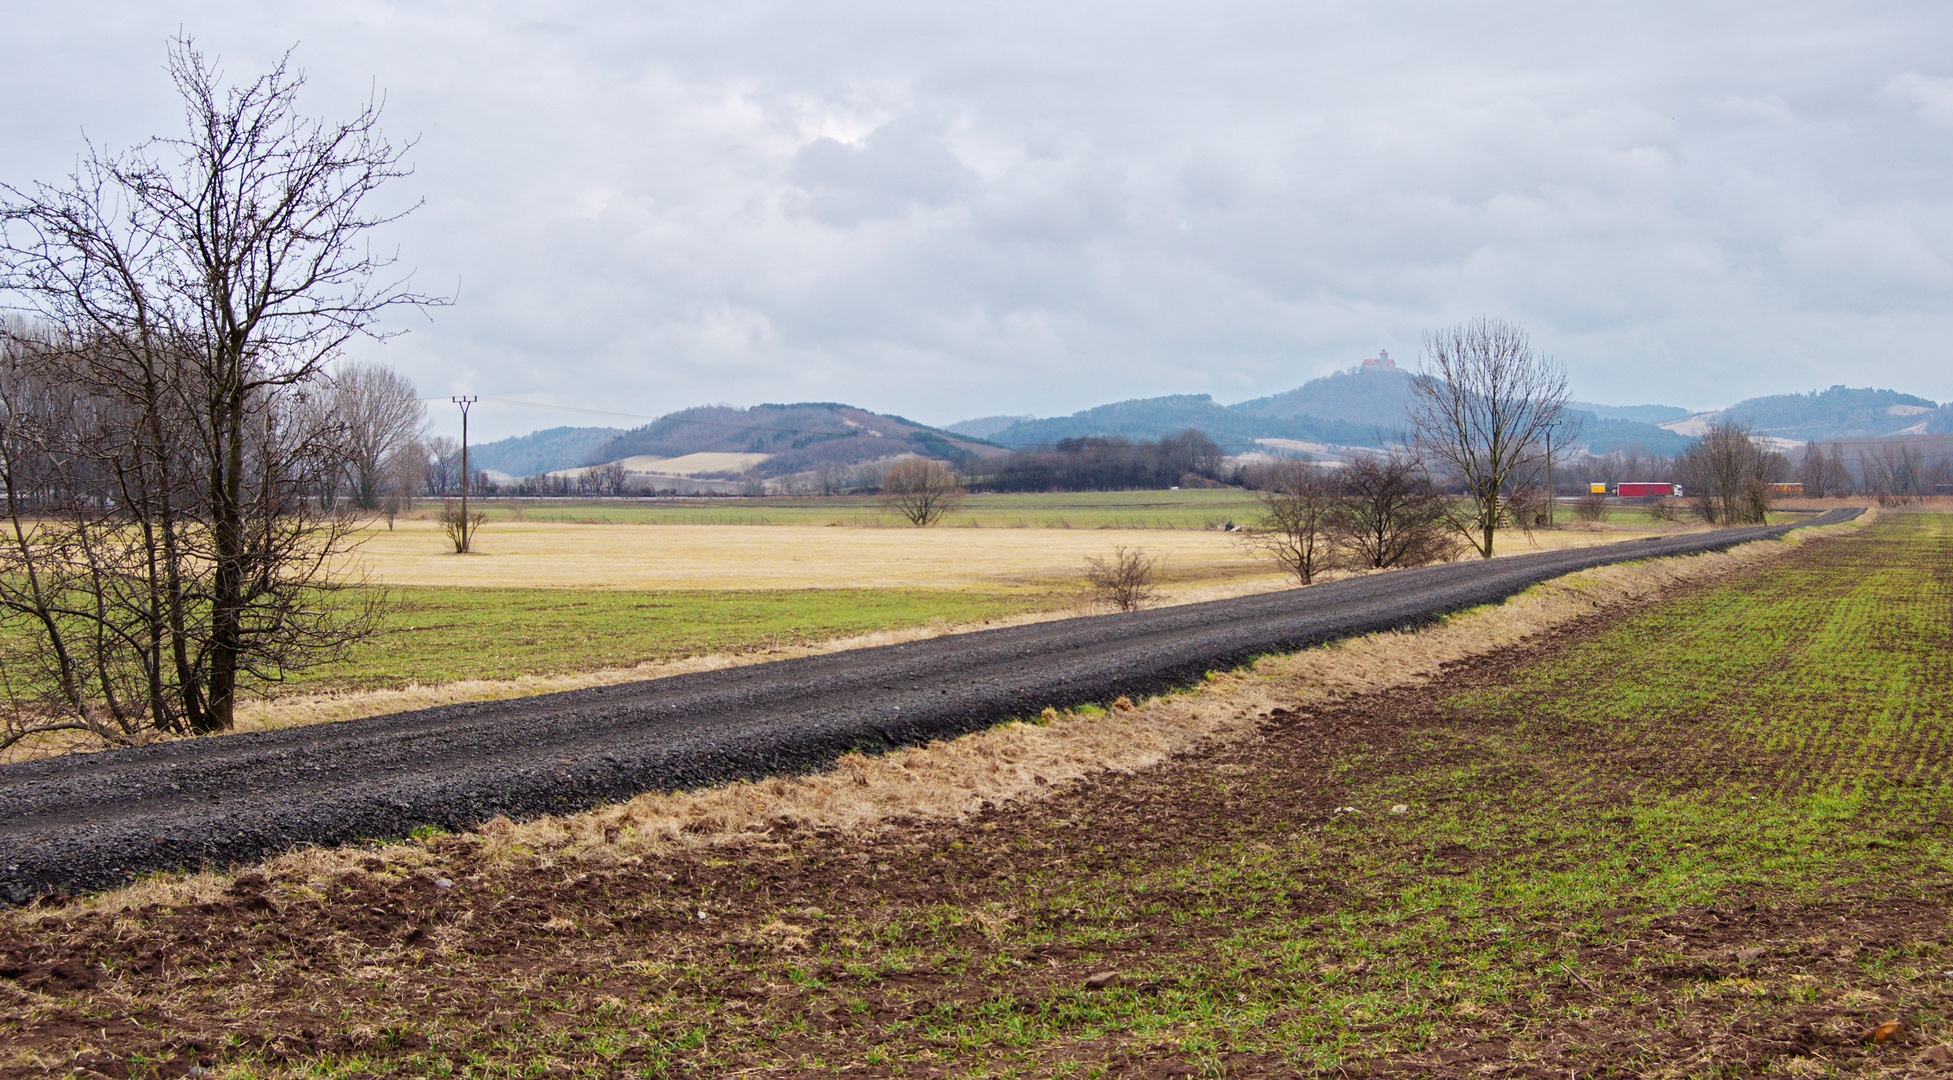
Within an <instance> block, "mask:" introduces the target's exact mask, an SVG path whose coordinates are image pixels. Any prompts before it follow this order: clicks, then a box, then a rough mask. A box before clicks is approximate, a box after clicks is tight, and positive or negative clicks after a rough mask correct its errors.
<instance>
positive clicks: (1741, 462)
mask: <svg viewBox="0 0 1953 1080" xmlns="http://www.w3.org/2000/svg"><path fill="white" fill-rule="evenodd" d="M1787 468H1788V465H1787V463H1786V462H1785V461H1784V458H1783V455H1781V454H1778V453H1776V452H1775V451H1773V450H1770V449H1769V448H1767V447H1765V446H1764V445H1763V444H1762V443H1759V442H1758V441H1757V440H1756V439H1755V438H1754V437H1752V436H1751V434H1750V429H1749V427H1748V426H1747V425H1745V424H1743V423H1741V422H1739V421H1734V420H1725V421H1720V422H1717V423H1714V424H1711V425H1709V428H1708V430H1706V431H1704V432H1703V433H1702V435H1701V437H1700V438H1698V439H1696V440H1695V442H1694V443H1693V444H1691V445H1690V446H1689V448H1688V451H1687V452H1686V453H1684V454H1683V455H1682V456H1681V458H1680V459H1679V460H1677V461H1676V463H1675V475H1676V477H1677V478H1678V479H1679V480H1680V481H1681V483H1682V488H1683V490H1684V491H1686V492H1687V493H1688V499H1689V500H1690V501H1691V502H1693V503H1694V504H1695V508H1696V510H1697V512H1699V513H1700V514H1701V515H1702V517H1703V520H1705V521H1708V522H1709V523H1711V524H1715V525H1742V524H1752V523H1754V524H1761V523H1762V522H1763V520H1764V515H1765V513H1766V512H1768V510H1769V509H1770V502H1771V499H1772V497H1773V492H1772V491H1771V490H1770V485H1771V484H1772V483H1774V482H1775V481H1776V480H1777V479H1778V477H1780V476H1782V475H1783V474H1784V472H1785V471H1786V470H1787Z"/></svg>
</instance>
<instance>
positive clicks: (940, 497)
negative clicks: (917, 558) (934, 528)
mask: <svg viewBox="0 0 1953 1080" xmlns="http://www.w3.org/2000/svg"><path fill="white" fill-rule="evenodd" d="M965 495H966V493H965V492H964V490H963V485H962V484H960V483H958V482H957V480H956V474H955V473H952V472H950V471H949V470H948V469H946V468H944V467H943V464H942V462H940V461H931V460H929V459H927V458H912V459H910V460H908V461H903V462H898V463H896V464H894V465H891V466H889V468H888V471H886V472H884V473H882V490H881V495H880V496H879V499H878V501H879V502H880V504H881V506H882V509H884V510H893V511H895V512H896V513H898V514H900V515H902V516H903V517H904V518H907V519H908V522H909V524H911V525H914V526H916V527H917V528H922V527H924V526H929V525H934V524H935V523H936V522H938V521H941V520H942V519H943V515H945V514H947V513H949V512H950V511H952V510H954V509H956V508H957V507H959V506H961V505H963V499H964V498H965Z"/></svg>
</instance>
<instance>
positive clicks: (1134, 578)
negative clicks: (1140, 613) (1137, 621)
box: [1085, 545, 1159, 611]
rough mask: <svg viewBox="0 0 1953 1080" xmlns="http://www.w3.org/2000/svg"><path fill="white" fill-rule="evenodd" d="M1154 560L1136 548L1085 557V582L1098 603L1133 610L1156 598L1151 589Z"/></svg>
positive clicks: (1122, 547)
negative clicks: (1103, 557) (1104, 555)
mask: <svg viewBox="0 0 1953 1080" xmlns="http://www.w3.org/2000/svg"><path fill="white" fill-rule="evenodd" d="M1153 567H1154V560H1153V559H1151V558H1149V557H1148V556H1147V554H1146V552H1145V551H1143V550H1141V549H1139V548H1128V547H1126V546H1124V545H1121V546H1119V547H1116V548H1114V549H1112V558H1111V559H1100V558H1097V557H1091V558H1087V559H1086V560H1085V584H1086V585H1087V586H1088V587H1090V589H1091V591H1092V595H1093V597H1094V598H1096V599H1097V600H1098V601H1100V602H1101V603H1104V604H1107V605H1110V606H1112V607H1115V608H1118V609H1119V610H1120V611H1135V610H1137V609H1139V608H1141V607H1144V606H1145V605H1147V604H1148V603H1151V602H1152V601H1154V600H1157V599H1158V598H1159V593H1158V592H1156V591H1155V590H1154V589H1153Z"/></svg>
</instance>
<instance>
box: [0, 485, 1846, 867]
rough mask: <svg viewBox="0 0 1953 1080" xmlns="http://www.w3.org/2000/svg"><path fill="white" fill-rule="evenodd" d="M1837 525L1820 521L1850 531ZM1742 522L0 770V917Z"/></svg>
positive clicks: (1235, 643) (1413, 601) (979, 708)
mask: <svg viewBox="0 0 1953 1080" xmlns="http://www.w3.org/2000/svg"><path fill="white" fill-rule="evenodd" d="M1857 513H1858V512H1857V511H1855V510H1839V511H1832V512H1831V513H1828V514H1825V515H1823V516H1822V517H1819V518H1816V519H1813V520H1812V521H1809V522H1805V523H1803V524H1832V523H1835V522H1838V521H1844V520H1849V519H1850V518H1852V517H1855V516H1856V515H1857ZM1796 527H1799V526H1772V527H1759V528H1749V529H1731V530H1725V531H1721V532H1716V533H1705V534H1693V535H1689V536H1682V537H1673V538H1661V539H1653V540H1637V541H1630V542H1626V543H1621V544H1610V545H1604V546H1600V547H1594V548H1584V549H1577V550H1573V551H1563V552H1541V553H1539V554H1536V555H1525V556H1517V557H1514V558H1506V559H1496V560H1492V561H1473V562H1460V563H1452V564H1449V565H1444V566H1433V567H1425V568H1422V569H1417V570H1403V571H1397V572H1394V573H1389V574H1376V575H1370V576H1367V577H1359V578H1351V579H1348V580H1344V581H1337V582H1332V583H1328V584H1323V585H1316V586H1313V587H1311V588H1307V589H1296V590H1290V591H1285V592H1279V593H1268V594H1263V595H1260V596H1250V597H1242V598H1238V599H1233V600H1219V601H1213V602H1210V603H1205V604H1188V605H1183V606H1179V607H1169V608H1160V609H1156V610H1152V611H1139V612H1131V613H1126V614H1119V615H1101V616H1093V617H1089V618H1078V619H1067V620H1063V621H1059V622H1048V623H1037V624H1033V625H1029V626H1017V627H1009V628H1005V629H999V630H985V631H980V632H976V633H970V634H959V635H954V636H949V637H941V638H933V639H930V640H926V641H918V642H911V643H908V644H903V645H889V646H883V647H880V648H873V649H859V650H854V651H850V652H844V653H833V654H828V655H823V656H811V657H803V658H799V659H793V660H782V661H778V662H775V663H768V664H757V665H752V666H748V667H739V668H731V669H727V670H722V671H711V672H700V673H696V674H690V675H677V676H672V677H669V678H664V679H652V680H647V681H644V682H636V683H627V684H623V685H618V686H607V687H597V688H592V689H587V690H573V691H568V692H565V693H559V694H548V695H543V696H539V697H531V698H521V699H516V700H511V701H496V702H483V703H476V704H466V705H449V706H443V707H441V708H435V709H424V710H420V711H417V712H407V713H398V714H395V715H391V716H375V717H369V718H367V719H363V720H352V721H347V722H344V723H337V724H321V725H315V726H309V727H301V728H292V729H288V730H285V731H277V732H264V733H251V734H242V735H229V736H224V737H220V738H211V739H200V740H191V741H184V742H174V743H166V744H162V745H157V746H146V747H135V748H131V749H124V750H112V751H105V752H102V753H95V754H76V755H69V756H66V757H58V758H49V759H45V760H41V761H32V762H23V763H20V764H15V765H6V766H0V901H4V902H9V903H15V904H18V903H23V902H26V901H27V900H30V899H32V898H33V897H35V896H37V895H42V894H46V893H50V892H57V891H66V892H77V891H86V890H93V889H100V888H106V887H110V886H114V885H117V884H121V883H124V882H127V881H129V880H130V879H132V878H133V877H135V876H136V875H138V874H140V873H144V872H147V871H152V870H162V869H171V868H177V867H195V866H223V865H232V864H236V863H240V862H247V861H254V860H257V859H260V858H263V857H265V856H267V855H270V854H273V853H276V852H279V851H283V850H286V849H289V848H291V847H294V846H297V845H300V844H321V845H323V844H338V843H345V842H349V841H354V840H360V839H366V838H372V839H380V838H393V837H399V836H403V835H406V834H407V833H409V832H411V831H412V830H413V829H415V828H418V827H421V826H426V825H434V826H439V827H442V828H447V829H465V828H470V827H472V826H474V825H477V824H479V823H480V822H482V821H484V820H486V819H488V818H491V817H494V816H495V815H497V814H506V815H508V816H510V817H516V818H521V817H534V816H536V815H539V814H545V813H556V812H564V811H572V810H580V809H585V808H588V807H591V806H596V805H599V804H602V803H606V802H612V801H616V800H619V799H624V798H628V797H630V796H632V795H635V794H638V793H640V792H644V791H654V790H672V789H678V788H690V787H699V786H704V785H710V784H716V783H722V782H725V781H730V780H741V779H750V778H754V777H760V776H767V775H773V774H781V773H798V772H807V771H811V770H816V769H820V768H824V767H826V766H828V765H829V764H831V763H832V762H833V761H834V759H835V758H836V757H838V756H839V755H841V754H843V753H846V752H847V751H849V750H856V749H860V750H879V749H887V748H891V747H895V746H901V745H906V744H911V743H919V742H926V741H928V740H930V739H935V738H941V737H945V736H954V735H959V734H963V733H966V732H970V731H975V730H978V729H981V728H984V727H987V726H989V725H991V724H995V723H997V722H998V721H1001V720H1005V719H1008V718H1011V717H1023V716H1030V715H1033V714H1035V713H1037V712H1038V711H1039V710H1040V709H1042V708H1044V707H1045V706H1047V705H1055V706H1058V707H1061V708H1062V707H1066V706H1071V705H1078V704H1083V703H1085V702H1094V701H1098V702H1103V701H1109V700H1111V699H1112V698H1115V697H1117V696H1119V695H1122V694H1125V695H1133V696H1138V695H1141V694H1148V693H1156V692H1159V691H1162V690H1166V689H1169V688H1172V687H1176V686H1184V685H1186V684H1188V683H1191V682H1193V681H1195V680H1197V679H1199V678H1200V677H1201V676H1202V675H1203V674H1204V673H1206V672H1208V671H1212V670H1215V669H1225V668H1230V667H1234V666H1236V665H1239V664H1242V663H1245V662H1247V661H1249V660H1251V659H1253V658H1254V657H1256V656H1260V655H1264V654H1268V653H1280V652H1292V651H1295V650H1297V649H1302V648H1306V647H1308V646H1311V645H1316V644H1320V643H1323V642H1326V641H1331V640H1335V639H1337V638H1343V637H1350V636H1353V635H1358V634H1366V633H1372V632H1375V631H1379V630H1389V629H1398V628H1405V627H1411V626H1416V625H1419V624H1421V623H1425V622H1429V621H1431V620H1433V619H1435V618H1438V617H1440V616H1442V615H1444V614H1446V613H1448V612H1452V611H1457V610H1459V609H1461V608H1467V607H1472V606H1475V605H1479V604H1486V603H1494V602H1497V601H1499V600H1503V599H1504V598H1506V597H1508V596H1511V595H1512V594H1514V593H1516V592H1519V591H1521V590H1523V589H1525V588H1527V587H1529V586H1531V585H1533V584H1536V583H1538V582H1540V581H1544V580H1546V579H1548V578H1553V577H1557V576H1560V575H1562V574H1566V573H1570V572H1572V571H1575V570H1582V569H1586V568H1588V567H1593V566H1600V565H1604V564H1607V563H1614V562H1625V561H1629V560H1633V559H1645V558H1650V557H1655V556H1662V555H1679V554H1690V553H1695V552H1701V551H1712V550H1721V549H1725V548H1729V547H1732V546H1734V545H1736V544H1740V543H1744V542H1747V541H1751V540H1757V539H1763V538H1766V537H1774V536H1780V535H1782V534H1783V533H1785V532H1787V531H1789V530H1790V529H1791V528H1796Z"/></svg>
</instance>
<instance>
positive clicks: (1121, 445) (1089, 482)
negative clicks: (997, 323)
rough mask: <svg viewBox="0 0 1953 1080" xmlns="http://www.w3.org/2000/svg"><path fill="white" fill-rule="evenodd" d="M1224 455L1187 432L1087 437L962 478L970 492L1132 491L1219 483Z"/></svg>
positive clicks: (987, 465) (994, 462) (996, 462)
mask: <svg viewBox="0 0 1953 1080" xmlns="http://www.w3.org/2000/svg"><path fill="white" fill-rule="evenodd" d="M1225 459H1226V455H1225V454H1223V453H1222V452H1221V448H1220V446H1219V445H1217V444H1216V443H1215V442H1214V440H1213V439H1211V438H1209V437H1208V436H1207V434H1206V433H1205V432H1202V431H1200V430H1198V429H1196V428H1188V429H1186V430H1185V431H1181V432H1178V433H1176V434H1173V435H1168V436H1165V437H1163V438H1161V439H1160V440H1159V441H1158V442H1133V441H1131V440H1128V439H1120V438H1110V437H1104V436H1086V437H1083V438H1076V439H1060V440H1058V441H1057V442H1056V443H1054V444H1053V445H1051V446H1045V447H1035V448H1032V449H1027V450H1019V451H1016V452H1015V453H1012V454H1009V455H1007V456H1004V457H998V458H992V459H990V460H988V461H985V462H983V463H982V464H981V466H980V467H979V468H980V471H976V472H973V473H972V474H970V475H966V476H964V477H963V482H964V484H965V485H967V486H968V487H969V488H970V489H971V490H973V491H1134V490H1146V489H1157V488H1169V487H1175V486H1184V485H1188V484H1196V483H1204V482H1213V481H1217V480H1219V479H1220V477H1221V470H1222V467H1223V463H1224V461H1225Z"/></svg>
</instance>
